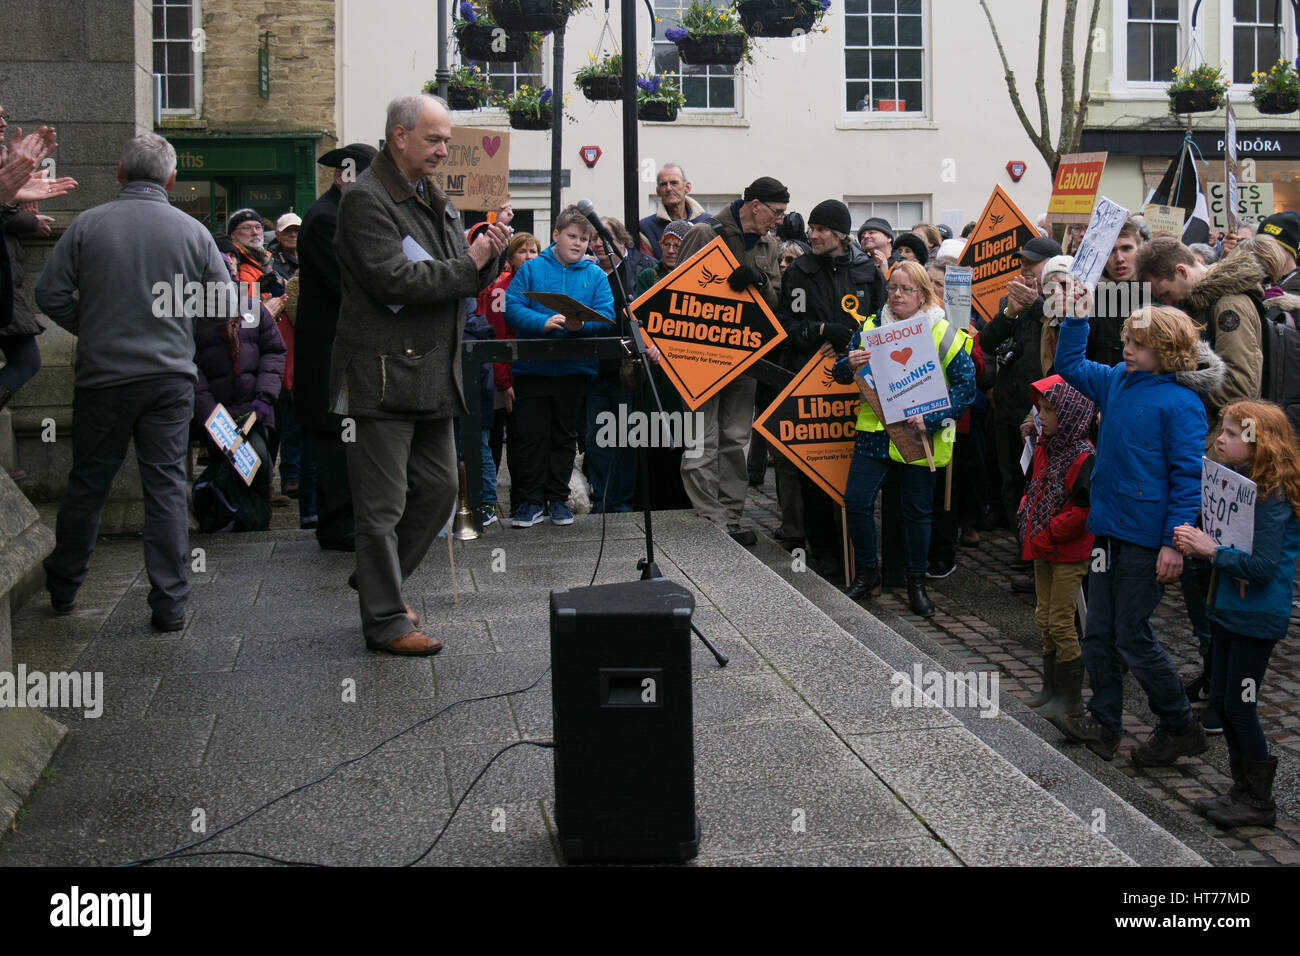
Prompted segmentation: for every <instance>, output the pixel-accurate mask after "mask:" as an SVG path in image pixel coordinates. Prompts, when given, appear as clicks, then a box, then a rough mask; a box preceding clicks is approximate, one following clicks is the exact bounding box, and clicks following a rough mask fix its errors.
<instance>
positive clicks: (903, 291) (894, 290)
mask: <svg viewBox="0 0 1300 956" xmlns="http://www.w3.org/2000/svg"><path fill="white" fill-rule="evenodd" d="M886 291H887V292H888V293H889V294H890V295H911V294H912V293H913V292H920V291H921V290H920V289H918V288H917V287H916V286H913V285H891V286H889V287H888V288H887V289H886Z"/></svg>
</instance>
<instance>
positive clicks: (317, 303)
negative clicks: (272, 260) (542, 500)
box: [293, 143, 378, 551]
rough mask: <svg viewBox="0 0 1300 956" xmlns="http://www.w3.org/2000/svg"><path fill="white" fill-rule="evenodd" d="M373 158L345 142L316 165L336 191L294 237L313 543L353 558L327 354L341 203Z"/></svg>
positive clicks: (300, 405)
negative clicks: (311, 463) (312, 480)
mask: <svg viewBox="0 0 1300 956" xmlns="http://www.w3.org/2000/svg"><path fill="white" fill-rule="evenodd" d="M376 152H378V151H377V150H376V149H375V148H374V147H373V146H370V145H368V144H366V143H349V144H348V145H347V146H341V147H339V148H338V149H332V150H330V151H329V152H328V153H325V154H324V155H323V156H321V158H320V159H318V160H316V162H317V163H319V164H320V165H321V166H324V167H326V168H328V169H333V170H334V184H333V185H332V186H330V188H329V189H327V190H326V191H325V192H324V193H323V194H322V195H321V197H320V198H319V199H317V200H316V201H315V202H314V203H312V204H311V207H310V208H309V209H308V210H307V215H306V216H304V217H303V220H302V226H301V227H300V228H299V230H298V266H299V273H298V275H299V278H298V283H299V287H298V290H299V291H298V315H297V318H296V320H295V323H296V324H295V327H294V337H295V341H294V361H293V365H294V373H293V374H294V397H295V400H296V407H295V412H296V414H297V416H298V422H299V423H300V424H301V425H302V428H303V440H304V441H305V442H308V443H310V445H311V449H312V452H313V453H314V455H315V458H316V483H317V498H316V513H317V515H318V518H317V525H316V540H317V541H318V542H319V543H320V546H321V547H322V548H323V549H326V550H331V551H352V550H353V549H354V548H355V539H354V531H353V519H352V487H351V485H350V484H349V483H348V460H347V454H346V452H345V451H344V445H343V440H342V435H343V420H342V418H341V417H340V416H339V415H336V414H334V413H333V412H332V411H331V410H330V407H331V402H330V397H329V368H330V354H331V353H332V352H333V350H334V329H335V326H337V325H338V321H339V263H338V259H337V258H335V256H334V231H335V228H336V227H337V225H338V220H339V201H340V200H341V199H342V198H343V194H344V193H345V192H347V191H348V190H349V189H351V188H352V185H353V183H355V182H356V181H357V177H358V176H360V175H361V174H362V173H363V172H365V171H366V170H367V169H369V168H370V161H371V160H372V159H374V158H375V153H376Z"/></svg>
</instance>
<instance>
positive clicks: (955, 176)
mask: <svg viewBox="0 0 1300 956" xmlns="http://www.w3.org/2000/svg"><path fill="white" fill-rule="evenodd" d="M450 3H451V0H449V9H450ZM922 3H923V6H924V10H925V31H926V51H925V65H926V76H925V83H926V87H925V88H926V97H927V100H928V103H927V104H926V110H925V114H924V115H922V116H896V117H891V115H890V114H887V113H874V114H862V113H846V112H845V111H844V110H843V108H842V107H843V102H844V92H843V88H844V48H843V42H844V0H835V3H834V5H833V6H832V8H831V9H830V11H829V12H828V14H827V16H826V18H825V21H824V22H825V25H826V26H828V27H829V30H828V32H826V33H814V34H812V35H811V36H809V37H807V38H804V40H803V44H802V45H803V47H804V49H803V50H802V51H796V49H795V46H796V44H795V41H793V40H791V39H784V40H776V39H771V40H756V41H754V43H755V45H756V52H755V65H754V66H752V67H749V68H747V69H746V71H745V73H744V78H743V80H742V81H741V83H742V87H741V90H740V93H739V95H738V98H737V99H738V110H737V111H736V112H734V113H725V114H714V113H709V114H698V113H696V114H692V113H690V112H685V113H683V114H682V118H679V120H678V121H677V122H676V123H673V124H646V123H642V124H640V127H639V139H640V156H639V157H636V159H637V160H638V166H639V167H640V165H641V163H645V164H646V165H645V167H644V168H646V169H651V170H653V169H654V168H655V167H657V166H658V165H660V164H662V163H664V162H666V161H676V162H679V163H681V164H682V165H683V166H684V168H685V169H686V172H687V174H688V177H689V179H690V181H691V182H692V183H693V186H694V193H695V194H696V195H701V194H703V195H709V196H716V197H724V196H729V195H730V196H736V195H739V193H740V191H741V190H742V189H743V188H744V186H745V185H746V184H747V183H749V182H751V181H752V180H754V179H755V178H757V177H759V176H763V175H771V176H776V177H777V178H779V179H781V180H782V181H783V182H785V183H786V184H787V185H788V186H789V187H790V191H791V203H790V208H791V209H792V210H797V211H801V212H803V213H805V214H807V212H808V210H809V209H811V208H812V206H813V205H815V204H816V203H818V202H820V201H821V200H823V199H827V198H837V199H843V200H845V201H847V202H850V204H851V205H853V206H855V207H857V206H858V204H859V203H861V202H863V201H865V200H868V199H872V198H879V199H889V200H892V199H894V198H895V197H903V198H906V199H911V200H917V201H919V202H920V203H921V210H922V211H921V215H920V216H919V217H918V218H921V219H925V220H927V221H935V222H937V221H939V219H940V217H941V215H942V213H943V211H944V210H958V209H959V210H962V213H963V215H964V217H965V218H966V219H967V220H969V219H973V218H975V217H976V216H978V214H979V212H980V211H981V210H982V208H983V206H984V204H985V202H986V201H987V200H988V197H989V195H990V193H991V192H992V190H993V186H994V185H995V184H999V185H1001V186H1002V187H1003V188H1004V189H1006V190H1007V192H1008V194H1009V195H1010V196H1011V198H1012V199H1013V201H1015V202H1016V204H1017V205H1019V206H1020V208H1021V210H1022V211H1023V212H1024V213H1025V214H1026V215H1028V216H1030V217H1036V216H1037V215H1038V214H1039V213H1040V212H1042V211H1043V210H1045V209H1046V207H1047V199H1048V196H1049V194H1050V192H1051V177H1050V174H1049V171H1048V169H1047V166H1046V164H1045V163H1044V162H1043V160H1042V158H1041V156H1040V155H1039V154H1038V152H1037V150H1036V149H1034V147H1033V145H1032V144H1031V143H1030V141H1029V138H1028V137H1027V136H1026V134H1025V132H1024V130H1023V129H1022V127H1021V125H1020V123H1019V121H1018V120H1017V118H1016V116H1015V113H1014V111H1013V110H1012V107H1011V104H1010V101H1009V98H1008V95H1007V90H1006V84H1005V81H1004V78H1003V71H1002V67H1001V64H1000V61H999V59H998V55H997V50H996V48H995V46H994V43H993V38H992V35H991V33H990V30H989V25H988V22H987V20H986V19H985V17H984V14H983V12H982V10H981V9H980V6H979V4H977V3H974V2H966V0H922ZM338 6H339V8H340V11H339V39H338V42H339V47H340V51H341V53H340V71H339V77H340V80H339V82H340V86H341V94H340V96H339V114H340V115H339V129H340V134H339V135H340V137H341V140H342V141H343V142H352V141H356V140H364V141H368V142H377V141H378V140H379V139H380V138H381V137H382V135H383V129H382V127H383V118H384V110H385V106H386V104H387V102H388V101H389V99H391V98H392V97H393V96H396V95H399V94H403V93H407V92H410V91H413V90H418V89H420V87H421V86H422V85H423V84H424V83H425V82H426V81H427V80H429V79H432V78H433V75H434V64H435V59H436V51H435V44H436V26H435V23H434V19H433V10H434V5H433V3H432V2H431V0H418V2H417V0H364V2H363V0H339V4H338ZM1052 6H1053V8H1054V9H1053V13H1052V17H1051V21H1050V23H1049V28H1048V29H1049V34H1048V35H1049V42H1048V56H1047V62H1048V75H1047V78H1046V89H1047V94H1048V101H1049V115H1050V116H1051V117H1052V124H1053V129H1052V134H1053V138H1054V137H1055V135H1056V124H1057V123H1058V121H1059V102H1060V96H1061V81H1060V73H1059V61H1060V43H1061V40H1060V37H1061V34H1062V27H1061V22H1060V20H1061V13H1060V9H1059V8H1060V6H1061V5H1059V4H1053V5H1052ZM989 7H990V9H992V11H993V14H994V16H995V17H996V19H997V24H998V28H999V31H1000V34H1001V37H1002V42H1003V46H1004V47H1005V48H1006V50H1007V52H1008V56H1009V57H1010V58H1011V61H1012V67H1013V68H1014V69H1015V70H1016V71H1017V82H1018V85H1019V87H1020V91H1021V95H1022V97H1027V98H1028V99H1027V100H1026V104H1025V106H1026V110H1027V112H1028V114H1029V115H1030V117H1031V119H1033V120H1034V121H1035V122H1037V118H1038V107H1037V100H1036V98H1035V97H1034V89H1033V87H1034V73H1035V66H1036V56H1037V38H1038V16H1037V13H1038V5H1037V4H1029V3H1026V2H1024V0H990V2H989ZM637 9H638V26H637V29H638V34H639V36H640V38H641V50H640V53H641V54H642V55H643V56H646V57H648V55H649V51H650V40H649V16H648V14H647V11H646V9H645V6H644V4H641V3H638V4H637ZM611 17H612V23H611V27H612V29H613V32H614V35H615V36H618V35H619V31H620V25H619V4H617V3H615V4H613V5H612V9H611ZM603 18H604V9H603V4H602V3H600V2H599V0H596V2H595V3H594V4H593V6H592V8H590V9H587V10H584V11H581V12H579V13H577V14H575V15H574V17H573V18H572V19H571V20H570V25H569V28H568V32H567V34H566V48H567V49H566V57H565V60H566V69H565V74H566V84H567V85H568V87H569V90H570V93H571V96H570V100H569V106H568V110H569V113H570V115H571V116H572V117H573V118H574V122H569V123H566V124H565V128H564V145H563V154H562V155H563V161H564V166H565V168H567V169H569V170H570V171H571V177H572V180H571V186H570V187H569V188H567V189H565V190H564V193H563V201H564V202H565V203H570V202H576V201H577V200H578V199H581V198H584V197H587V198H590V199H592V200H593V201H594V202H595V204H596V206H597V208H598V209H600V210H601V211H602V212H605V214H606V215H614V216H619V217H620V218H621V216H622V210H623V196H622V183H623V174H622V164H623V163H624V162H625V161H626V158H625V157H623V156H622V155H621V153H622V134H621V127H620V113H619V107H618V106H617V105H611V104H604V103H590V102H588V101H587V100H586V99H584V98H583V96H582V94H581V93H579V92H577V91H576V90H573V88H572V77H573V74H574V72H576V70H577V69H578V68H579V67H580V66H582V65H583V64H584V63H585V62H586V60H587V50H589V49H594V48H595V47H596V45H597V41H598V38H599V35H600V31H601V25H602V21H603ZM1085 26H1086V23H1085ZM660 29H662V26H661V27H660ZM1084 32H1085V31H1084V30H1083V29H1081V30H1080V31H1079V33H1080V36H1079V37H1078V39H1077V44H1076V45H1077V47H1078V49H1079V51H1080V53H1081V52H1082V49H1083V45H1084V42H1085V40H1086V38H1085V37H1084V36H1083V35H1082V34H1083V33H1084ZM450 44H451V46H452V47H453V51H454V46H455V41H454V39H452V40H450ZM549 49H550V43H549V42H548V43H547V56H546V58H545V59H546V62H545V65H544V70H545V75H546V76H547V77H549V76H550V75H551V66H550V57H549ZM456 117H457V119H456V122H457V123H458V124H461V125H470V126H474V125H487V126H506V125H507V123H506V120H505V115H504V113H502V112H500V111H489V110H480V111H477V112H475V113H458V114H456ZM583 145H598V146H600V148H601V149H602V150H603V156H602V158H601V159H600V161H599V163H598V164H597V166H596V167H595V168H594V169H591V170H589V169H587V168H586V166H585V165H584V164H583V163H582V161H581V159H580V158H579V156H578V150H579V147H581V146H583ZM1010 160H1018V161H1022V162H1024V163H1025V164H1026V167H1027V172H1026V173H1025V175H1024V177H1023V179H1022V180H1021V181H1020V182H1019V183H1014V182H1013V181H1012V179H1011V177H1010V175H1009V174H1008V172H1007V170H1006V165H1007V163H1008V161H1010ZM549 165H550V134H549V133H545V132H522V131H512V136H511V167H512V168H517V169H545V168H548V167H549ZM643 186H644V188H643V189H642V191H641V196H640V210H641V215H647V214H648V213H649V212H650V211H651V210H652V208H653V205H652V201H653V194H654V182H653V172H651V174H650V177H649V178H648V179H646V180H645V181H644V182H643ZM514 199H515V202H516V205H524V206H527V207H531V208H534V209H537V210H545V209H546V208H547V206H548V199H547V194H546V191H545V189H542V188H537V189H533V190H530V191H527V194H526V195H521V194H520V193H519V192H516V193H515V196H514ZM856 214H857V208H855V215H856ZM539 225H540V224H539ZM855 225H857V223H855ZM912 225H913V222H912V221H907V222H895V223H894V226H895V227H896V228H900V229H907V228H910V227H911V226H912Z"/></svg>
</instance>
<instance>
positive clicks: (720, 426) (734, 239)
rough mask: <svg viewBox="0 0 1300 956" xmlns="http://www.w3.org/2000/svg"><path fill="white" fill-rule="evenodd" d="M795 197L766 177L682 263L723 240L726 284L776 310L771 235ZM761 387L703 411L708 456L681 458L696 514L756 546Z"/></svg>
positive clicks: (729, 395) (699, 229) (733, 393)
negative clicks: (752, 472) (755, 452)
mask: <svg viewBox="0 0 1300 956" xmlns="http://www.w3.org/2000/svg"><path fill="white" fill-rule="evenodd" d="M789 202H790V191H789V190H788V189H786V188H785V186H783V185H782V184H781V183H780V182H779V181H778V180H775V179H773V178H772V177H771V176H760V177H759V178H758V179H756V180H754V181H753V182H752V183H750V184H749V186H747V187H746V188H745V192H744V195H743V196H742V198H740V199H737V200H736V201H735V202H733V203H732V204H731V205H730V206H728V207H727V208H726V209H724V210H722V211H721V212H719V213H718V214H717V215H716V216H710V217H708V218H707V219H702V220H701V221H699V222H697V223H696V224H695V225H694V226H692V227H691V231H690V232H688V233H687V234H686V238H685V239H683V240H682V247H681V249H680V251H679V252H678V253H677V261H678V262H685V261H686V260H687V259H689V258H690V257H691V256H693V255H695V253H697V252H699V251H700V250H701V249H703V248H704V247H705V246H707V245H708V244H709V243H710V242H712V241H713V238H714V236H720V237H721V238H722V241H723V242H725V243H726V244H727V248H728V249H729V250H730V252H731V254H732V255H733V256H735V257H736V260H737V261H738V262H739V263H740V265H739V266H737V267H736V269H735V271H733V272H732V273H731V275H730V276H728V277H727V284H728V285H730V286H731V288H733V289H735V290H736V291H737V292H739V291H741V290H742V289H747V288H750V287H751V286H752V287H753V288H754V289H755V290H757V292H758V294H759V295H761V296H762V297H763V298H764V299H765V300H766V301H767V304H768V305H769V306H771V307H772V308H773V310H775V308H776V306H777V304H778V300H779V298H780V288H781V273H780V269H779V265H778V256H777V250H778V249H779V243H778V242H777V239H776V236H775V235H774V234H773V230H774V229H775V228H776V226H777V224H778V223H780V222H781V220H782V219H783V218H784V217H785V208H786V206H787V205H788V204H789ZM755 385H756V383H755V381H754V379H752V378H750V377H749V376H747V375H741V376H740V377H738V378H737V379H735V380H734V381H733V382H731V383H730V384H729V385H727V387H726V388H724V389H722V391H720V392H719V393H718V394H717V395H715V396H714V397H713V398H711V399H709V400H708V401H707V402H705V403H704V404H703V405H702V406H700V408H699V413H700V414H701V415H703V416H704V421H703V427H704V448H703V453H702V454H701V455H700V456H699V457H697V458H686V457H683V458H682V483H683V484H684V485H685V486H686V494H687V495H688V496H689V497H690V499H691V504H692V505H693V506H694V508H695V512H696V513H697V514H699V515H701V516H702V517H705V518H708V519H709V520H710V521H712V522H713V523H714V524H716V525H718V526H719V527H722V528H725V529H726V531H727V533H728V534H730V535H731V537H732V538H733V539H734V540H736V541H738V542H739V543H740V544H743V545H751V544H754V543H756V542H757V540H758V539H757V537H756V536H755V535H754V532H753V531H749V530H742V529H741V527H740V519H741V516H742V515H743V514H744V512H745V492H746V490H747V488H748V487H749V474H748V471H747V469H746V466H745V445H746V444H747V443H748V442H749V436H750V432H751V431H752V430H753V425H754V390H755Z"/></svg>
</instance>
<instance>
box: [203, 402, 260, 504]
mask: <svg viewBox="0 0 1300 956" xmlns="http://www.w3.org/2000/svg"><path fill="white" fill-rule="evenodd" d="M256 421H257V413H256V412H253V413H251V414H250V415H249V418H248V422H247V424H245V426H244V428H245V429H248V428H251V427H252V425H253V423H254V422H256ZM203 427H204V428H206V429H207V430H208V434H209V435H211V436H212V440H213V441H214V442H216V443H217V447H218V448H220V449H221V450H222V451H223V452H225V453H226V457H227V458H229V459H230V463H231V464H232V465H233V466H234V468H235V471H236V472H238V473H239V477H240V478H242V479H243V480H244V484H246V485H249V486H251V485H252V484H253V476H254V475H255V474H257V469H258V468H259V467H260V466H261V464H262V459H261V458H260V457H258V454H257V452H255V451H253V449H252V447H251V446H250V445H249V444H248V442H246V441H245V440H244V432H243V431H240V429H239V426H238V425H236V424H235V420H234V419H233V418H231V417H230V412H228V411H226V406H224V405H222V404H220V403H218V404H217V407H216V408H214V409H213V410H212V414H211V415H209V416H208V420H207V421H206V422H204V423H203Z"/></svg>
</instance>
